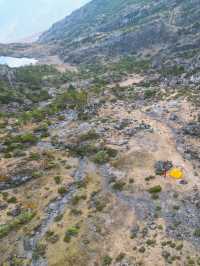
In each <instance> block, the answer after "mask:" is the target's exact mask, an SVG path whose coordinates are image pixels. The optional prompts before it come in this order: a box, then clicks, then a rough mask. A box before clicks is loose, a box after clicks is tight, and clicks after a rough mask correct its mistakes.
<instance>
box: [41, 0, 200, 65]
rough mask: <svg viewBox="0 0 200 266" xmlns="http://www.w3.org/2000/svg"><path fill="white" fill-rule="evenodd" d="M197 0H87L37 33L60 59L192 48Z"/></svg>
mask: <svg viewBox="0 0 200 266" xmlns="http://www.w3.org/2000/svg"><path fill="white" fill-rule="evenodd" d="M199 17H200V1H199V0H156V1H155V0H113V1H112V0H93V1H91V2H90V3H88V4H86V5H85V6H84V7H82V8H80V9H79V10H77V11H75V12H73V13H72V14H71V15H70V16H67V17H66V18H65V19H63V20H62V21H60V22H58V23H56V24H54V25H53V26H52V27H51V28H50V29H49V30H48V31H47V32H45V33H44V34H43V35H42V36H41V37H40V39H39V42H40V43H47V44H53V46H54V52H56V53H58V54H59V55H60V56H61V57H62V58H64V60H65V61H68V62H74V63H80V62H83V61H88V60H92V59H94V58H98V57H99V58H102V57H103V56H106V58H107V57H117V56H119V55H130V54H137V53H141V52H142V53H143V52H144V51H146V52H147V53H148V52H150V54H153V53H154V54H155V53H156V54H158V52H159V51H163V50H164V52H162V56H163V55H166V54H167V56H171V55H172V54H173V53H176V54H177V53H184V51H187V52H188V51H192V50H193V51H196V50H198V49H199V47H200V22H199Z"/></svg>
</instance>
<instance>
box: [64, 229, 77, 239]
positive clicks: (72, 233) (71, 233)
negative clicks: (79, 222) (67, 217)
mask: <svg viewBox="0 0 200 266" xmlns="http://www.w3.org/2000/svg"><path fill="white" fill-rule="evenodd" d="M78 233H79V227H78V226H72V227H70V228H69V229H68V230H67V231H66V233H65V237H64V241H65V242H70V240H71V238H72V237H75V236H77V235H78Z"/></svg>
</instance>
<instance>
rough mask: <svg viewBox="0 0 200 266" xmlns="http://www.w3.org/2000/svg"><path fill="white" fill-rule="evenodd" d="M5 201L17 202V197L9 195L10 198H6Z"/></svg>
mask: <svg viewBox="0 0 200 266" xmlns="http://www.w3.org/2000/svg"><path fill="white" fill-rule="evenodd" d="M7 202H8V203H13V204H15V203H16V202H17V199H16V197H11V198H9V199H7Z"/></svg>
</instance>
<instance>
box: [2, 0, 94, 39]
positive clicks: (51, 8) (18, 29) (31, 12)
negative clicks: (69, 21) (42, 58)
mask: <svg viewBox="0 0 200 266" xmlns="http://www.w3.org/2000/svg"><path fill="white" fill-rule="evenodd" d="M87 2H89V0H0V42H14V41H20V40H23V39H25V38H26V37H29V36H32V35H34V34H37V33H40V32H42V31H44V30H46V29H48V28H49V27H50V26H51V24H53V23H54V22H56V21H58V20H60V19H62V18H64V17H65V16H66V15H68V14H70V13H71V12H72V11H73V10H75V9H77V8H79V7H80V6H82V5H84V4H86V3H87Z"/></svg>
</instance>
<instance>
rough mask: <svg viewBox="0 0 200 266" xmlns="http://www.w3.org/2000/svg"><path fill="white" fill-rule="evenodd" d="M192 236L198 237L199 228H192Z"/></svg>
mask: <svg viewBox="0 0 200 266" xmlns="http://www.w3.org/2000/svg"><path fill="white" fill-rule="evenodd" d="M194 236H195V237H200V228H197V229H195V230H194Z"/></svg>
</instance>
